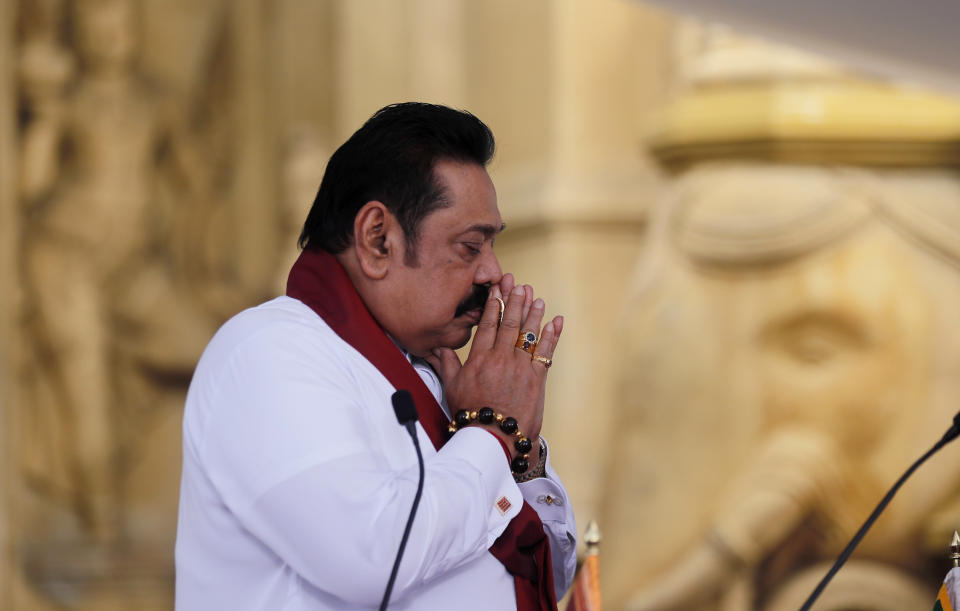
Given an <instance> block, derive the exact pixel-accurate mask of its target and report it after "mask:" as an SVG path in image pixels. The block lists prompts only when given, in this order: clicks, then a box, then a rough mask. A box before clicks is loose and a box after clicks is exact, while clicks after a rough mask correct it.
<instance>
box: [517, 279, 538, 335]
mask: <svg viewBox="0 0 960 611" xmlns="http://www.w3.org/2000/svg"><path fill="white" fill-rule="evenodd" d="M532 305H533V287H532V286H530V285H529V284H524V285H523V318H521V319H520V320H521V321H523V322H522V323H521V325H520V326H521V327H523V328H524V329H526V328H528V327H529V328H530V330H531V331H533V332H534V333H536V332H537V326H539V325H540V323H539V322H538V323H536V324H531V325H527V324H526V320H527V316H529V315H530V306H532Z"/></svg>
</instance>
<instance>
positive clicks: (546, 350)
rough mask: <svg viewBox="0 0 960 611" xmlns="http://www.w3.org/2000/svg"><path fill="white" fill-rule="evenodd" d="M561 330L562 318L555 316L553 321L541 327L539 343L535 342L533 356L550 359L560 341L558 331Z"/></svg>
mask: <svg viewBox="0 0 960 611" xmlns="http://www.w3.org/2000/svg"><path fill="white" fill-rule="evenodd" d="M562 329H563V317H562V316H555V317H554V318H553V320H551V321H549V322H548V323H547V324H545V325H543V331H542V332H541V333H540V341H539V342H537V350H536V352H535V353H534V354H535V355H538V356H542V357H545V358H548V359H552V358H553V353H554V351H555V350H556V349H557V343H558V342H559V341H560V331H561V330H562ZM534 362H539V361H534Z"/></svg>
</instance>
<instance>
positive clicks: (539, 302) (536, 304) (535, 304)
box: [533, 297, 543, 310]
mask: <svg viewBox="0 0 960 611" xmlns="http://www.w3.org/2000/svg"><path fill="white" fill-rule="evenodd" d="M533 307H535V308H537V309H538V310H542V309H543V299H540V298H539V297H538V298H537V299H536V300H535V301H534V302H533Z"/></svg>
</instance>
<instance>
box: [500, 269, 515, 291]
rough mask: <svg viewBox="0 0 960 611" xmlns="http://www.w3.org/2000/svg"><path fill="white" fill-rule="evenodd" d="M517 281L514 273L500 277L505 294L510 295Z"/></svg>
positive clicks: (501, 289) (501, 288)
mask: <svg viewBox="0 0 960 611" xmlns="http://www.w3.org/2000/svg"><path fill="white" fill-rule="evenodd" d="M516 284H517V282H516V280H515V279H514V277H513V274H509V273H508V274H504V275H503V277H502V278H500V292H501V293H502V294H504V295H509V294H510V293H511V292H512V291H513V287H514V286H516Z"/></svg>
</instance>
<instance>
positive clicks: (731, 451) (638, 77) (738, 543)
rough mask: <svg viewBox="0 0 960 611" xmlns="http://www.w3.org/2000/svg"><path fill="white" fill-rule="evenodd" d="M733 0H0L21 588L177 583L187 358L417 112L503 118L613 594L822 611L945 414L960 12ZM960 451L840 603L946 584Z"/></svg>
mask: <svg viewBox="0 0 960 611" xmlns="http://www.w3.org/2000/svg"><path fill="white" fill-rule="evenodd" d="M712 4H716V3H708V2H697V1H695V0H687V1H683V0H679V1H677V2H668V1H666V0H664V1H663V2H660V3H659V4H658V5H657V6H654V5H651V4H646V3H641V2H636V1H632V0H524V1H523V2H516V1H508V0H470V1H468V0H271V1H267V0H232V1H230V0H189V1H188V0H19V1H18V0H0V32H2V35H0V44H2V45H3V48H2V49H0V177H2V179H0V399H2V401H0V457H2V459H0V490H2V500H3V502H2V504H0V547H2V550H3V555H2V557H0V608H2V609H11V610H25V611H34V610H37V611H40V610H43V611H46V610H60V609H69V610H74V609H77V610H81V609H82V610H88V609H89V610H93V609H96V610H108V611H110V610H114V609H116V610H126V609H131V610H141V609H142V610H145V611H152V610H154V609H170V608H172V606H173V541H174V538H175V534H176V511H177V502H178V494H179V491H178V488H179V477H180V420H181V416H182V404H183V399H184V394H185V392H186V388H187V385H188V383H189V380H190V376H191V373H192V370H193V367H194V365H195V363H196V361H197V359H198V357H199V355H200V352H201V351H202V349H203V347H204V346H205V344H206V342H207V341H208V340H209V338H210V337H211V336H212V334H213V332H214V331H215V330H216V328H217V327H218V325H219V324H221V323H222V322H223V321H224V320H226V318H228V317H229V316H231V315H232V314H234V313H236V312H238V311H239V310H241V309H243V308H245V307H249V306H251V305H254V304H257V303H259V302H261V301H263V300H266V299H269V298H271V297H273V296H275V295H277V294H280V293H282V291H283V286H284V282H285V278H286V273H287V270H288V269H289V266H290V264H291V263H292V262H293V260H294V259H295V257H296V253H297V249H296V237H297V235H298V233H299V229H300V225H301V224H302V221H303V218H304V217H305V215H306V211H307V210H308V208H309V206H310V204H311V202H312V199H313V195H314V192H315V190H316V188H317V185H318V184H319V180H320V177H321V176H322V173H323V169H324V164H325V162H326V159H327V157H328V156H329V155H330V154H331V153H332V152H333V150H335V149H336V147H337V146H338V145H339V144H340V143H341V142H342V141H343V140H345V139H346V138H347V137H348V136H349V135H350V134H351V133H352V132H353V131H354V130H355V129H356V128H358V127H359V126H360V125H361V124H362V122H363V121H364V120H365V119H366V118H367V117H368V116H369V115H370V114H372V113H373V112H374V111H375V110H376V109H378V108H380V107H381V106H383V105H385V104H388V103H391V102H397V101H403V100H424V101H430V102H437V103H443V104H447V105H450V106H455V107H459V108H466V109H468V110H470V111H471V112H473V113H474V114H476V115H477V116H479V117H480V118H481V119H483V120H484V121H485V122H486V123H487V124H488V125H490V127H491V128H492V129H493V131H494V133H495V135H496V137H497V143H498V152H497V155H496V157H495V159H494V162H493V164H492V166H491V168H490V170H491V174H492V176H493V179H494V182H495V183H496V185H497V189H498V196H499V201H500V208H501V211H502V213H503V216H504V219H505V220H506V222H507V224H508V230H507V231H506V232H505V233H504V234H503V235H502V236H501V237H500V238H498V241H497V250H498V254H499V256H500V258H501V262H502V264H503V267H504V269H505V270H509V271H513V272H514V273H515V274H516V275H517V276H518V278H519V279H520V280H521V281H523V282H528V283H531V284H533V285H534V286H535V287H536V289H537V292H538V294H539V295H540V296H542V297H544V299H545V300H546V302H547V304H548V309H549V312H548V313H551V312H552V313H560V314H563V315H564V316H565V317H566V322H565V327H564V336H563V341H562V342H561V345H560V348H559V350H558V354H557V357H558V358H557V359H556V363H555V365H554V367H553V368H552V369H551V373H550V379H551V381H550V388H549V391H548V392H549V395H548V410H549V413H548V415H547V417H546V422H545V427H544V434H545V436H546V437H547V438H548V439H549V440H550V443H551V460H552V461H553V462H554V465H555V466H556V467H557V469H558V470H559V471H560V473H561V474H562V476H563V477H564V480H565V482H566V484H567V487H568V490H569V491H570V494H571V496H572V502H573V503H574V507H575V510H576V513H577V516H578V520H579V521H580V523H581V527H583V526H584V525H586V523H587V522H588V521H589V520H590V519H597V520H598V521H599V523H600V526H601V529H602V530H603V533H604V540H603V547H602V569H601V578H602V584H603V594H604V600H605V603H606V605H607V606H608V607H609V608H611V609H650V610H653V609H658V610H661V609H662V610H670V609H705V610H711V609H714V610H717V611H752V610H768V611H779V610H781V609H784V610H785V609H796V608H797V607H799V606H800V604H801V602H802V601H803V600H804V598H805V597H806V595H807V594H808V593H809V591H810V590H811V589H812V588H813V586H814V585H815V584H816V582H817V580H819V578H820V577H821V576H822V575H823V574H824V573H825V571H826V569H827V568H828V567H829V564H830V563H831V562H832V560H833V558H834V557H835V555H836V554H837V553H838V552H839V551H840V550H841V549H842V548H843V546H844V544H845V543H846V541H847V540H848V539H849V537H850V536H852V534H853V533H854V532H855V531H856V529H857V527H858V526H859V524H860V523H861V522H862V521H863V519H864V518H865V517H866V516H867V515H868V514H869V512H870V510H871V509H872V508H873V506H874V505H875V504H876V502H877V501H878V500H879V498H880V497H881V496H882V495H883V493H884V492H885V491H886V489H887V488H888V487H889V486H890V485H892V483H893V482H894V481H895V480H896V479H897V477H898V476H899V475H900V474H901V473H902V472H903V471H904V470H905V469H906V467H907V466H908V465H909V464H910V463H911V462H912V461H913V460H914V459H915V458H916V457H918V456H919V455H920V454H922V453H923V452H924V451H925V450H926V449H928V448H929V447H930V446H931V445H932V444H933V442H934V441H936V440H937V439H939V437H940V435H941V434H942V433H943V431H944V430H945V429H946V428H947V426H948V425H949V422H950V418H951V417H952V416H953V414H954V413H955V412H956V410H957V408H958V407H960V332H958V331H956V320H957V312H960V175H958V173H957V169H958V166H960V101H958V99H957V98H956V96H957V94H958V92H960V87H958V82H960V74H958V72H957V70H956V69H955V68H954V67H953V66H951V62H952V61H953V59H954V58H955V57H956V56H957V53H956V52H957V51H960V49H957V48H956V45H957V43H956V42H955V41H954V40H952V39H951V38H952V36H951V27H950V26H951V25H953V24H956V23H958V21H957V19H960V14H958V9H957V8H953V7H951V6H950V5H949V4H948V3H937V2H925V3H920V4H911V7H907V8H904V7H903V6H899V7H898V6H897V5H898V4H903V3H896V2H879V3H876V4H875V5H871V8H870V9H869V13H867V12H866V11H865V10H863V9H861V10H860V11H859V12H857V11H856V7H854V8H851V7H849V6H846V5H844V6H843V7H840V8H837V7H833V6H831V5H829V4H827V3H823V2H810V3H803V6H802V7H799V8H798V9H797V10H794V11H791V10H790V8H789V7H787V8H783V7H780V9H776V10H770V8H771V6H773V7H776V6H778V5H776V4H773V5H771V4H770V3H759V2H751V1H749V0H741V1H739V2H729V3H724V5H725V8H723V9H721V8H717V7H715V6H712ZM767 5H770V6H767ZM784 6H785V5H784ZM958 452H960V447H958V448H948V449H947V450H945V451H944V452H943V453H941V454H940V455H938V456H937V457H935V458H934V459H933V460H931V462H930V463H929V464H928V466H926V467H925V468H924V469H923V470H922V471H921V472H919V473H918V474H917V475H916V476H915V478H914V479H913V480H911V481H910V482H909V483H908V484H907V486H905V487H904V489H903V490H902V491H901V492H900V493H899V495H898V496H897V498H896V499H895V500H894V502H893V503H892V504H891V506H890V508H889V510H888V511H887V513H886V514H885V515H884V517H883V518H881V520H880V521H879V522H878V523H877V525H876V527H875V528H874V530H873V531H872V532H871V534H870V535H869V536H868V537H867V539H866V540H865V541H864V542H863V544H862V545H861V548H860V549H859V550H858V552H857V553H856V554H855V555H854V558H853V559H852V560H851V561H850V562H849V563H848V566H847V567H846V568H845V569H844V570H843V571H842V572H841V573H840V574H839V575H838V577H837V579H836V580H835V582H834V584H833V585H832V586H831V587H830V588H829V589H828V590H827V592H826V593H825V595H824V597H823V599H822V601H823V606H822V607H819V608H822V609H837V610H840V609H858V610H863V611H874V610H888V609H889V610H894V609H896V610H902V609H912V608H930V606H932V603H933V601H934V599H935V597H936V591H937V589H938V588H939V584H940V581H941V580H942V578H943V575H944V574H945V573H946V571H947V568H948V566H949V564H948V561H947V556H946V548H947V545H948V543H949V541H950V536H951V534H952V533H953V531H954V529H957V528H960V469H957V468H956V465H957V464H958V459H960V453H958Z"/></svg>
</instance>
